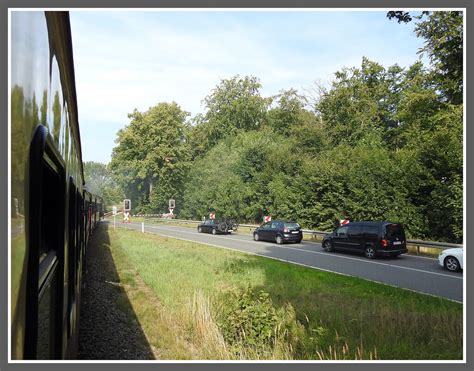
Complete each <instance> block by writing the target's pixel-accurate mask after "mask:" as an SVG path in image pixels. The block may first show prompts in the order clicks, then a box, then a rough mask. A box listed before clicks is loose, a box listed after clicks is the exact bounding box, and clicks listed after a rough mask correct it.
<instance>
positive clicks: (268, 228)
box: [253, 220, 303, 245]
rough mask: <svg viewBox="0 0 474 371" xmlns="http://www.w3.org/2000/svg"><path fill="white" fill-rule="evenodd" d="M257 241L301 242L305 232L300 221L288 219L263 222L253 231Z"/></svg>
mask: <svg viewBox="0 0 474 371" xmlns="http://www.w3.org/2000/svg"><path fill="white" fill-rule="evenodd" d="M253 239H254V240H255V241H261V240H262V241H270V242H276V243H277V244H279V245H281V244H282V243H285V242H296V243H300V242H301V240H302V239H303V232H302V230H301V227H300V225H299V224H298V223H296V222H293V221H286V220H272V221H270V222H267V223H264V224H262V225H261V226H260V227H258V228H257V229H256V230H255V231H254V232H253Z"/></svg>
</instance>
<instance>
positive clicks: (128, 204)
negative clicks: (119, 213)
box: [123, 198, 132, 223]
mask: <svg viewBox="0 0 474 371" xmlns="http://www.w3.org/2000/svg"><path fill="white" fill-rule="evenodd" d="M131 209H132V201H130V200H129V199H128V198H127V199H125V200H123V221H124V223H125V222H127V223H130V210H131Z"/></svg>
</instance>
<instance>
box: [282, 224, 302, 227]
mask: <svg viewBox="0 0 474 371" xmlns="http://www.w3.org/2000/svg"><path fill="white" fill-rule="evenodd" d="M285 227H286V228H299V227H300V225H299V224H298V223H285Z"/></svg>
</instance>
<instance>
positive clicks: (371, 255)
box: [365, 246, 375, 259]
mask: <svg viewBox="0 0 474 371" xmlns="http://www.w3.org/2000/svg"><path fill="white" fill-rule="evenodd" d="M365 257H366V258H368V259H373V258H375V250H374V248H373V247H372V246H367V247H366V248H365Z"/></svg>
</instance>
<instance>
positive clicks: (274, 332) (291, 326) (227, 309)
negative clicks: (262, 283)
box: [218, 286, 304, 358]
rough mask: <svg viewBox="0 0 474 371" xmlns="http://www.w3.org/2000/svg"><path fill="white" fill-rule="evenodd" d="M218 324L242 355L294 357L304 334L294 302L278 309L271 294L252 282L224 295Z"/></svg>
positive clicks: (234, 348) (228, 341)
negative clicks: (245, 286) (241, 288)
mask: <svg viewBox="0 0 474 371" xmlns="http://www.w3.org/2000/svg"><path fill="white" fill-rule="evenodd" d="M221 303H222V305H221V308H220V310H219V315H218V324H219V327H220V330H221V332H222V334H223V336H224V339H225V341H226V343H227V344H228V345H229V347H230V349H231V350H232V351H233V352H234V353H238V354H239V355H240V356H244V357H248V356H249V355H251V356H252V357H255V358H258V357H259V356H268V355H269V354H273V355H275V354H276V353H277V354H281V355H282V356H283V355H284V356H285V357H291V355H292V354H293V353H294V351H295V350H296V348H297V347H298V345H299V343H300V342H301V340H302V337H303V335H304V328H303V326H302V325H301V324H300V323H299V322H298V321H297V320H296V314H295V310H294V309H293V307H292V306H291V304H287V305H285V306H284V307H281V308H278V309H276V308H275V307H274V305H273V302H272V300H271V298H270V295H269V294H268V293H266V292H264V291H263V290H259V291H257V290H254V289H252V288H251V287H250V286H248V287H247V288H246V289H245V290H241V291H228V292H226V293H224V294H223V296H222V298H221Z"/></svg>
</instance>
